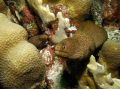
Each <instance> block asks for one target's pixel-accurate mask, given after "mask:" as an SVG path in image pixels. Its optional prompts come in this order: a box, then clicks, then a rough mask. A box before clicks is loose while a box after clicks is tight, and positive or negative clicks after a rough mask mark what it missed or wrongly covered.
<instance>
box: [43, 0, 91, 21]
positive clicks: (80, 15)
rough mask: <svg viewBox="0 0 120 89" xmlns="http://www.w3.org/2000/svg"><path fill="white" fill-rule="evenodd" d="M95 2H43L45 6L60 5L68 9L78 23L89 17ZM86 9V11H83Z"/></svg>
mask: <svg viewBox="0 0 120 89" xmlns="http://www.w3.org/2000/svg"><path fill="white" fill-rule="evenodd" d="M92 1H93V0H43V3H44V4H46V3H47V4H50V5H54V4H59V3H62V4H63V5H65V6H67V7H68V11H69V14H70V16H71V17H72V18H73V19H74V20H75V21H77V22H81V21H84V20H85V18H86V17H87V16H88V14H89V11H90V7H91V6H92ZM76 7H77V8H76ZM83 8H84V9H83Z"/></svg>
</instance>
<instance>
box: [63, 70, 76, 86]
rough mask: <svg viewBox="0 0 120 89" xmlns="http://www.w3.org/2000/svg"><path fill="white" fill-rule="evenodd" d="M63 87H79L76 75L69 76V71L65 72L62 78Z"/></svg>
mask: <svg viewBox="0 0 120 89" xmlns="http://www.w3.org/2000/svg"><path fill="white" fill-rule="evenodd" d="M61 85H62V86H63V87H64V88H68V87H70V88H76V87H77V86H78V83H77V79H76V77H75V75H72V74H69V73H68V72H67V71H64V72H63V75H62V78H61Z"/></svg>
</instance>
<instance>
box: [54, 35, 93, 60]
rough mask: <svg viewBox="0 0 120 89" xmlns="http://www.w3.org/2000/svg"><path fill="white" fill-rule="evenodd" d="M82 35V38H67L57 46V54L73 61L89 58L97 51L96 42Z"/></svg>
mask: <svg viewBox="0 0 120 89" xmlns="http://www.w3.org/2000/svg"><path fill="white" fill-rule="evenodd" d="M81 35H82V36H81V37H71V38H66V39H64V40H62V41H61V42H60V43H58V44H56V46H55V54H56V55H57V56H60V57H63V58H68V59H73V60H74V59H80V60H83V59H85V58H87V57H89V56H90V54H91V53H92V52H93V51H94V49H95V46H94V42H93V41H92V40H91V39H90V38H89V37H87V36H85V35H83V34H81Z"/></svg>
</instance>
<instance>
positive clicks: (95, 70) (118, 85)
mask: <svg viewBox="0 0 120 89" xmlns="http://www.w3.org/2000/svg"><path fill="white" fill-rule="evenodd" d="M87 68H88V70H89V72H90V73H91V74H92V75H93V79H94V81H95V83H96V86H97V89H120V79H116V78H111V73H109V74H108V75H107V74H106V70H105V68H104V66H102V65H100V64H99V63H97V62H96V60H95V58H94V56H93V55H91V57H90V62H89V63H88V65H87Z"/></svg>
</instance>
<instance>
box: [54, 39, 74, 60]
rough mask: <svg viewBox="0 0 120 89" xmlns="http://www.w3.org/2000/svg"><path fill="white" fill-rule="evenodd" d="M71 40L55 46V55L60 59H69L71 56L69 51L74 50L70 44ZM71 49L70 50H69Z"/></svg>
mask: <svg viewBox="0 0 120 89" xmlns="http://www.w3.org/2000/svg"><path fill="white" fill-rule="evenodd" d="M71 41H72V39H65V40H63V41H61V42H60V43H59V44H57V45H56V46H55V54H57V55H58V56H61V57H65V58H69V57H70V56H71V55H72V52H71V50H73V49H74V47H72V46H73V45H72V44H71V43H70V42H71ZM70 48H71V49H70Z"/></svg>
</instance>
